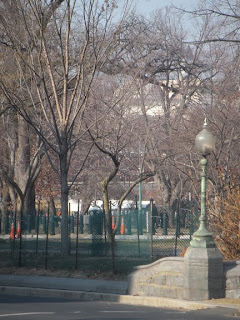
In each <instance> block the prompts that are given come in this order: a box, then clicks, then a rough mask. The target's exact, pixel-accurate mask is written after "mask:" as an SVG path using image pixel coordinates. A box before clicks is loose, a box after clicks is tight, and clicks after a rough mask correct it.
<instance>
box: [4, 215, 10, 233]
mask: <svg viewBox="0 0 240 320" xmlns="http://www.w3.org/2000/svg"><path fill="white" fill-rule="evenodd" d="M8 233H9V217H8V213H7V215H6V217H5V230H4V234H8Z"/></svg>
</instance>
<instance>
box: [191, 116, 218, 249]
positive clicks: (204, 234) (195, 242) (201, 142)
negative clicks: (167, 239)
mask: <svg viewBox="0 0 240 320" xmlns="http://www.w3.org/2000/svg"><path fill="white" fill-rule="evenodd" d="M207 127H208V123H207V119H205V121H204V124H203V129H202V130H201V131H200V132H199V133H198V134H197V136H196V138H195V146H196V149H197V151H198V152H199V153H200V154H201V155H202V159H201V160H200V164H201V216H200V219H199V221H200V224H199V228H198V230H197V231H196V232H195V233H194V234H193V236H192V241H191V242H190V246H191V247H194V248H199V247H200V248H212V247H215V246H216V245H215V242H214V240H213V237H212V233H211V232H210V231H209V230H208V229H207V226H206V220H207V218H206V168H207V156H208V155H210V154H211V153H212V152H213V151H214V149H215V138H214V136H213V134H212V133H211V132H210V131H209V130H208V129H207Z"/></svg>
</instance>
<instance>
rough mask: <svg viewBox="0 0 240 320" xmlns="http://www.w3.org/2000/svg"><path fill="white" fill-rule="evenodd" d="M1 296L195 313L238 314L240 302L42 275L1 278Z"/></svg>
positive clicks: (124, 284) (113, 282) (1, 276)
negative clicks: (142, 292) (135, 292)
mask: <svg viewBox="0 0 240 320" xmlns="http://www.w3.org/2000/svg"><path fill="white" fill-rule="evenodd" d="M0 293H3V294H11V295H14V294H17V295H35V296H45V297H46V296H47V297H61V298H71V299H77V300H81V301H83V300H85V301H89V300H93V301H94V300H101V301H111V302H117V303H123V304H134V305H144V306H151V307H161V308H172V309H179V308H182V309H186V310H197V309H206V308H215V307H225V308H234V309H235V310H236V314H237V315H240V299H216V300H209V301H186V300H177V299H169V298H159V297H143V296H141V297H140V296H131V295H127V281H115V280H93V279H79V278H60V277H45V276H22V275H21V276H20V275H0Z"/></svg>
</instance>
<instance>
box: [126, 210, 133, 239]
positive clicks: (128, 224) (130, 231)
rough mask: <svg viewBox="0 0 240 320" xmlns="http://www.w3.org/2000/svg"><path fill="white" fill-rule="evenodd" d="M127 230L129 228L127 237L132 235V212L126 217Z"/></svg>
mask: <svg viewBox="0 0 240 320" xmlns="http://www.w3.org/2000/svg"><path fill="white" fill-rule="evenodd" d="M125 217H126V228H127V235H129V236H130V235H131V234H132V222H131V213H130V211H127V213H126V215H125Z"/></svg>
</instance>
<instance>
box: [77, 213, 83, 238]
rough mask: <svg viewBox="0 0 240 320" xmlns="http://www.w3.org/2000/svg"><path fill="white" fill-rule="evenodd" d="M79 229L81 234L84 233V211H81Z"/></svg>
mask: <svg viewBox="0 0 240 320" xmlns="http://www.w3.org/2000/svg"><path fill="white" fill-rule="evenodd" d="M78 231H79V233H80V234H83V214H82V213H79V225H78Z"/></svg>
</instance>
